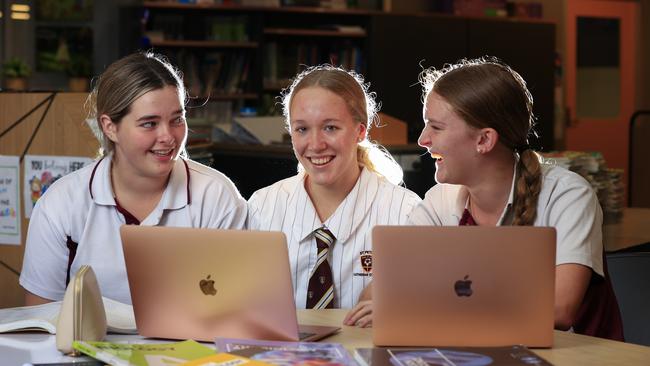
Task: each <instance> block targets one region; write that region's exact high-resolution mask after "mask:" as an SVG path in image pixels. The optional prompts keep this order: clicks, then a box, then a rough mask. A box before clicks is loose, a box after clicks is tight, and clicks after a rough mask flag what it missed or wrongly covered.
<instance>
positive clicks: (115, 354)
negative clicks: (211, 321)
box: [72, 340, 215, 366]
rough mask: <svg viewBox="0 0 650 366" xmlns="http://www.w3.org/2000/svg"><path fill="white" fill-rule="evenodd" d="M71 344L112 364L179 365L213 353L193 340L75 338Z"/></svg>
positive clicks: (130, 365) (126, 365) (136, 365)
mask: <svg viewBox="0 0 650 366" xmlns="http://www.w3.org/2000/svg"><path fill="white" fill-rule="evenodd" d="M72 347H74V349H76V350H78V351H80V352H82V353H83V354H86V355H88V356H90V357H93V358H96V359H98V360H100V361H103V362H106V363H107V364H109V365H113V366H149V365H181V364H183V363H186V362H188V361H192V360H196V359H199V358H203V357H206V356H209V355H213V354H215V350H213V349H212V348H210V347H206V346H204V345H202V344H200V343H197V342H195V341H192V340H189V341H183V342H174V343H161V344H152V343H148V344H147V343H144V344H143V343H140V344H135V343H113V342H83V341H74V342H73V343H72Z"/></svg>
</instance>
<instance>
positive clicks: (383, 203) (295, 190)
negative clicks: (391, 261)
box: [248, 169, 420, 308]
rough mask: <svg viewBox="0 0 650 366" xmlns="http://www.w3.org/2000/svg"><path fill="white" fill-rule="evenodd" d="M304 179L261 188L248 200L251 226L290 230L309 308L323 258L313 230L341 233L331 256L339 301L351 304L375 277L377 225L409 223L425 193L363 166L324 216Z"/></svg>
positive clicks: (295, 272)
mask: <svg viewBox="0 0 650 366" xmlns="http://www.w3.org/2000/svg"><path fill="white" fill-rule="evenodd" d="M304 179H305V174H304V172H302V173H299V174H298V175H296V176H294V177H291V178H287V179H284V180H281V181H279V182H277V183H275V184H273V185H271V186H269V187H266V188H263V189H260V190H259V191H257V192H255V193H254V194H253V195H252V196H251V198H250V200H249V201H248V204H249V225H248V226H249V229H252V230H275V231H282V232H284V234H285V235H286V237H287V245H288V249H289V261H290V263H291V277H292V280H293V288H294V297H295V301H296V307H298V308H305V305H306V297H307V287H308V284H309V277H310V275H311V273H312V271H313V270H314V266H315V265H316V262H317V247H316V239H315V238H314V234H313V232H314V230H316V229H318V228H320V227H322V226H323V225H325V226H326V227H327V228H328V229H329V230H330V231H331V232H332V234H333V235H334V237H335V238H336V241H335V243H334V244H333V246H332V248H330V253H329V259H328V261H329V263H330V265H331V267H332V275H333V279H334V307H336V308H351V307H353V306H354V305H356V303H357V301H358V298H359V295H360V294H361V291H362V290H363V289H364V288H365V287H366V286H367V285H368V283H370V281H371V280H372V242H371V229H372V227H373V226H375V225H403V224H405V223H406V218H407V214H408V213H409V212H410V211H411V209H412V208H413V207H414V206H415V205H416V204H417V203H418V202H420V198H419V197H418V196H417V195H416V194H415V193H413V192H411V191H409V190H408V189H406V188H403V187H400V186H396V185H393V184H391V183H390V182H388V181H387V180H386V179H385V178H383V177H380V176H378V175H377V174H376V173H373V172H371V171H369V170H367V169H363V170H362V172H361V174H360V176H359V179H358V180H357V183H356V184H355V186H354V187H353V188H352V191H350V193H349V194H348V195H347V196H346V197H345V199H344V200H343V202H341V204H340V205H339V206H338V208H337V209H336V211H335V212H334V213H333V214H332V216H330V217H329V218H328V219H327V220H326V221H325V222H321V220H320V218H319V217H318V214H317V213H316V210H315V208H314V206H313V204H312V202H311V199H310V198H309V195H308V194H307V191H306V190H305V185H304Z"/></svg>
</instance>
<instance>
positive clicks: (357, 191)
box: [288, 168, 381, 243]
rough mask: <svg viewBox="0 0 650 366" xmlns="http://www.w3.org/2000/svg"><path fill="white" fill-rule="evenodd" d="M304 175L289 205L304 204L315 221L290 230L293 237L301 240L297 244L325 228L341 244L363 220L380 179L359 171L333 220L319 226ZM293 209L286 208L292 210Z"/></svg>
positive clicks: (300, 176) (332, 217)
mask: <svg viewBox="0 0 650 366" xmlns="http://www.w3.org/2000/svg"><path fill="white" fill-rule="evenodd" d="M305 176H306V175H305V174H304V172H301V173H299V177H298V178H299V181H298V184H297V185H296V187H295V190H294V191H293V192H292V194H291V196H290V197H289V203H291V202H292V201H293V200H299V202H300V201H302V200H305V204H306V207H307V208H306V210H305V215H306V214H307V210H312V212H313V214H314V217H315V218H316V219H315V220H314V221H313V223H312V225H296V226H294V228H293V234H294V236H295V237H298V238H300V242H301V243H302V242H304V240H305V239H306V238H307V237H308V236H310V235H312V234H313V232H314V230H316V229H318V228H320V227H322V226H323V225H324V226H326V227H327V228H328V229H329V230H330V231H331V232H332V234H333V235H334V237H335V238H336V242H341V243H344V242H346V241H347V239H348V238H349V237H350V236H351V235H352V234H353V233H355V232H356V230H357V229H358V227H359V225H360V224H361V223H362V222H363V218H364V217H365V216H366V215H367V214H368V212H369V211H370V208H371V207H372V204H373V202H374V200H375V196H376V195H377V191H378V189H379V180H380V179H381V178H379V177H378V176H377V174H375V173H373V172H371V171H369V170H368V169H366V168H363V169H362V170H361V174H360V175H359V178H358V179H357V182H356V184H355V185H354V187H353V188H352V190H351V191H350V193H348V195H347V196H346V197H345V199H344V200H343V201H342V202H341V204H339V206H338V207H337V208H336V210H335V211H334V213H333V214H332V216H330V217H329V218H328V219H327V220H325V222H321V221H320V219H318V214H317V213H316V209H315V208H314V205H313V203H312V201H311V199H310V198H309V194H307V191H306V190H305ZM291 206H292V205H290V204H289V205H288V207H291Z"/></svg>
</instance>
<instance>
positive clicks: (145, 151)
mask: <svg viewBox="0 0 650 366" xmlns="http://www.w3.org/2000/svg"><path fill="white" fill-rule="evenodd" d="M100 120H101V123H102V127H103V129H104V133H105V134H106V135H107V136H108V137H109V138H110V139H111V141H113V142H114V143H115V155H114V158H115V162H116V163H117V164H116V165H117V169H120V170H121V171H122V172H123V173H124V174H134V175H136V176H140V177H150V178H165V179H166V178H167V176H169V173H170V172H171V170H172V167H173V166H174V162H175V160H176V159H178V156H179V154H180V152H181V151H182V150H183V147H184V146H185V139H186V138H187V125H186V123H185V109H184V107H183V104H182V99H181V97H180V95H179V93H178V90H177V89H176V88H175V87H173V86H166V87H164V88H162V89H156V90H152V91H150V92H147V93H145V94H144V95H142V96H140V97H139V98H138V99H136V100H135V101H134V102H133V104H131V108H130V111H129V113H128V114H127V115H125V116H124V117H123V118H122V120H121V121H120V122H119V123H113V121H111V120H110V118H109V117H108V116H106V115H102V116H101V117H100Z"/></svg>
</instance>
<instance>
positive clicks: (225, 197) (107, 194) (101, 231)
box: [19, 157, 247, 304]
mask: <svg viewBox="0 0 650 366" xmlns="http://www.w3.org/2000/svg"><path fill="white" fill-rule="evenodd" d="M110 167H111V158H110V157H106V158H104V159H102V160H100V161H99V162H97V163H95V164H92V165H89V166H87V167H84V168H83V169H80V170H78V171H75V172H73V173H71V174H69V175H66V176H64V177H62V178H61V179H59V180H58V181H56V182H55V183H54V184H53V185H52V186H51V187H50V188H49V189H48V190H47V191H46V193H45V194H44V195H43V197H41V199H39V200H38V202H37V203H36V206H35V207H34V211H33V213H32V217H31V220H30V224H29V229H28V233H27V241H26V248H25V258H24V261H23V271H22V273H21V276H20V281H19V282H20V285H21V286H23V287H24V288H25V289H26V290H28V291H29V292H31V293H33V294H35V295H38V296H40V297H44V298H46V299H51V300H61V299H62V298H63V294H64V291H65V287H66V283H65V282H66V272H67V265H68V256H69V250H68V248H67V247H66V242H67V241H72V242H74V243H77V244H78V248H77V253H76V256H75V257H74V261H73V262H72V265H71V267H70V277H71V278H72V276H74V274H75V273H76V272H77V271H78V270H79V268H80V267H81V266H82V265H84V264H89V265H91V266H92V268H93V271H94V272H95V274H96V276H97V281H98V282H99V287H100V289H101V292H102V295H103V296H105V297H108V298H111V299H113V300H117V301H120V302H123V303H129V304H130V303H131V296H130V292H129V287H128V280H127V277H126V268H125V264H124V256H123V253H122V241H121V239H120V233H119V227H120V226H121V225H123V224H125V219H124V215H123V214H122V213H120V212H119V211H118V210H117V208H116V203H115V199H114V195H113V191H112V187H111V179H110ZM246 215H247V207H246V202H245V200H244V199H243V198H242V197H241V195H240V194H239V192H238V191H237V189H236V188H235V186H234V185H233V183H232V182H231V181H230V180H229V179H228V178H227V177H226V176H225V175H223V174H221V173H220V172H218V171H216V170H214V169H212V168H209V167H206V166H204V165H202V164H199V163H196V162H194V161H191V160H183V159H178V160H177V161H176V163H175V165H174V168H173V169H172V173H171V176H170V179H169V182H168V184H167V187H166V188H165V191H164V192H163V195H162V197H161V199H160V202H159V203H158V205H157V206H156V207H155V208H154V210H153V211H152V212H151V213H150V214H149V216H147V217H146V218H145V219H144V220H142V222H141V223H140V224H141V225H147V226H155V225H159V226H176V227H197V228H223V229H230V228H232V229H241V228H243V227H244V225H245V222H246ZM68 238H69V239H68ZM179 245H183V243H179Z"/></svg>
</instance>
